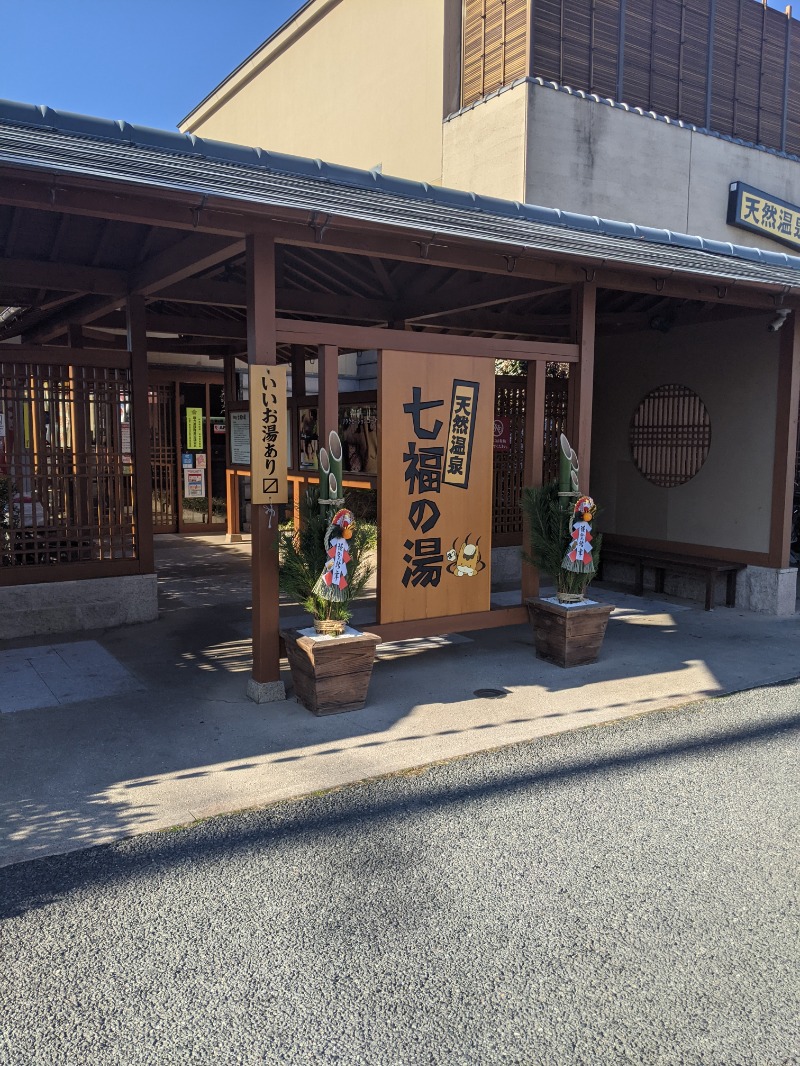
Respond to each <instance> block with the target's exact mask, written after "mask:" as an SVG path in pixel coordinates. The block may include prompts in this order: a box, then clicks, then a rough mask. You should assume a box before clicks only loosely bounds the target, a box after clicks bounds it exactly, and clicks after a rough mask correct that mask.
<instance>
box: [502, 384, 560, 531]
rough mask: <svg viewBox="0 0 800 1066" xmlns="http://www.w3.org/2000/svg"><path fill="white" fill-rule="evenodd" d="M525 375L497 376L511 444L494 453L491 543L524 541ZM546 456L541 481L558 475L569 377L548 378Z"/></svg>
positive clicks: (546, 394) (503, 415)
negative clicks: (521, 508) (559, 451)
mask: <svg viewBox="0 0 800 1066" xmlns="http://www.w3.org/2000/svg"><path fill="white" fill-rule="evenodd" d="M525 384H526V383H525V378H514V377H498V378H495V417H496V418H507V419H509V422H510V427H511V443H510V448H509V450H508V451H507V452H499V451H496V452H495V453H494V510H493V515H494V521H493V529H492V543H493V544H495V545H496V546H503V545H512V544H521V543H522V511H521V510H520V505H519V501H520V495H521V493H522V489H523V486H524V476H523V475H524V469H523V467H524V456H525V392H526V388H525ZM544 407H545V410H544V457H543V462H542V480H543V481H544V482H545V483H546V482H548V481H553V480H554V479H555V478H557V477H558V439H559V436H560V435H561V434H562V433H564V432H565V430H566V425H567V379H566V378H547V379H546V386H545V399H544Z"/></svg>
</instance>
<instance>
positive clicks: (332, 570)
mask: <svg viewBox="0 0 800 1066" xmlns="http://www.w3.org/2000/svg"><path fill="white" fill-rule="evenodd" d="M319 472H320V487H319V489H316V488H309V489H307V490H306V491H305V492H304V493H303V495H302V497H301V501H300V528H299V529H298V530H284V531H283V532H282V533H281V536H280V541H279V552H280V588H281V592H285V593H286V594H287V595H288V596H290V597H291V598H292V599H294V600H297V601H298V602H299V603H301V604H302V605H303V607H304V608H305V609H306V610H307V611H308V612H309V614H310V615H311V616H312V617H313V619H314V627H315V629H316V630H317V632H320V633H327V634H329V635H334V634H336V633H341V632H343V630H344V628H345V626H346V624H347V622H348V621H349V619H350V614H351V608H350V601H351V600H353V599H355V597H356V596H358V595H359V593H361V592H363V590H364V588H365V586H366V584H367V582H368V581H369V579H370V577H371V576H372V572H373V569H374V567H373V565H372V563H371V562H370V560H369V558H368V554H369V551H370V549H371V548H372V547H373V546H374V539H375V537H374V530H373V529H372V527H370V526H367V525H360V524H358V523H357V522H356V521H355V519H354V517H353V512H352V511H351V510H350V509H349V508H347V507H345V506H344V504H345V500H344V496H343V491H342V446H341V442H340V440H339V436H338V434H337V433H331V434H330V438H329V450H328V451H326V450H325V449H324V448H321V449H320V453H319Z"/></svg>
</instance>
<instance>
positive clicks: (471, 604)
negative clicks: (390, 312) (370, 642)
mask: <svg viewBox="0 0 800 1066" xmlns="http://www.w3.org/2000/svg"><path fill="white" fill-rule="evenodd" d="M379 418H380V434H381V436H380V476H379V479H378V487H379V498H380V502H379V509H380V556H379V559H380V561H379V567H380V621H381V622H382V623H386V622H398V621H408V620H412V619H422V618H440V617H446V616H450V615H459V614H467V613H471V612H474V611H488V610H489V608H490V578H491V550H492V451H493V441H494V364H493V362H492V360H491V359H474V358H466V357H461V356H441V355H427V354H425V355H423V354H416V353H409V352H389V351H384V352H381V354H380V361H379Z"/></svg>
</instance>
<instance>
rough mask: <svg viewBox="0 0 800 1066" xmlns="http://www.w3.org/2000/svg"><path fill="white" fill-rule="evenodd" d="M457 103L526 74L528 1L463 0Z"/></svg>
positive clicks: (476, 97) (472, 100)
mask: <svg viewBox="0 0 800 1066" xmlns="http://www.w3.org/2000/svg"><path fill="white" fill-rule="evenodd" d="M462 63H463V65H462V68H461V69H462V72H463V77H462V91H461V106H462V107H466V106H467V104H471V103H474V101H475V100H480V98H481V97H482V96H485V95H486V93H490V92H493V91H494V90H495V89H499V88H500V87H501V86H502V85H509V84H510V83H511V82H512V81H515V80H516V79H517V78H522V77H524V76H525V75H526V74H527V73H528V0H465V3H464V39H463V52H462Z"/></svg>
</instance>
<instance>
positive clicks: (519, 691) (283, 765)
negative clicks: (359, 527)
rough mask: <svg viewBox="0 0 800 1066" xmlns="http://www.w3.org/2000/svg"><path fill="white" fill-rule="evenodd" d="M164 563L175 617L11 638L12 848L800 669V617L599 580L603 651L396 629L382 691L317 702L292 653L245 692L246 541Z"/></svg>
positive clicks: (445, 755)
mask: <svg viewBox="0 0 800 1066" xmlns="http://www.w3.org/2000/svg"><path fill="white" fill-rule="evenodd" d="M158 566H159V576H160V580H161V605H162V613H161V617H160V618H159V621H158V622H154V623H151V624H147V625H141V626H135V627H130V628H126V629H115V630H108V631H104V632H95V633H88V634H87V633H81V634H77V635H76V637H75V640H74V641H65V640H63V639H59V640H58V641H54V640H52V639H49V640H48V639H42V640H39V641H31V640H30V639H27V640H25V641H20V642H16V643H15V642H5V643H4V644H2V645H0V657H3V656H4V657H5V659H4V660H3V659H2V658H0V668H2V669H3V671H4V673H3V676H4V679H7V678H11V677H12V675H13V676H14V677H16V684H15V686H14V687H13V689H12V686H11V684H10V682H9V684H8V685H4V687H3V691H4V692H5V696H4V695H3V692H0V711H2V710H5V711H6V712H7V713H0V865H2V864H8V863H14V862H20V861H24V860H26V859H31V858H36V857H39V856H42V855H48V854H57V853H61V852H66V851H70V850H75V849H78V848H84V847H88V846H91V845H93V844H98V843H104V842H107V841H111V840H116V839H119V838H121V837H125V836H129V835H134V834H138V833H142V832H148V831H151V830H156V829H164V828H167V827H170V826H174V825H183V824H187V823H191V822H193V821H196V820H199V819H203V818H206V817H209V816H210V815H214V814H218V813H221V812H226V811H235V810H241V809H244V808H249V807H256V806H262V805H265V804H270V803H274V802H276V801H279V800H284V799H287V798H290V797H295V796H300V795H305V794H308V793H312V792H315V791H319V790H326V789H331V788H336V787H339V786H342V785H346V784H348V783H351V782H354V781H359V780H363V779H365V778H371V777H378V776H381V775H385V774H390V773H395V772H398V771H403V770H408V769H410V768H413V767H417V766H422V765H425V764H429V763H431V762H436V761H439V760H447V759H452V758H458V757H460V756H463V755H465V754H468V753H472V752H477V751H481V750H485V749H488V748H493V747H501V746H503V745H508V744H515V743H519V742H524V741H531V740H535V739H536V738H539V737H542V736H546V735H548V734H552V733H558V732H562V731H565V730H572V729H575V728H579V727H585V726H597V725H601V724H603V723H606V722H610V721H614V720H617V719H622V718H627V717H631V716H635V715H638V714H642V713H645V712H648V711H654V710H658V709H663V708H672V707H676V706H680V705H682V704H685V703H690V702H691V701H693V700H698V699H701V698H704V697H707V696H713V695H718V694H722V693H726V692H732V691H737V690H741V689H748V688H753V687H756V686H760V685H765V684H770V683H772V682H776V681H782V680H787V679H790V678H794V677H797V676H798V675H800V639H799V638H800V616H798V615H796V616H795V617H794V618H788V619H787V618H783V619H778V618H772V617H768V616H764V615H756V614H750V613H746V612H743V611H739V610H736V609H732V610H731V609H726V608H718V609H717V610H715V611H713V612H711V613H707V612H705V611H703V610H702V609H701V608H700V607H699V606H697V607H696V606H694V605H690V604H688V603H686V602H677V601H670V600H668V599H666V598H665V597H655V598H651V599H640V598H638V597H634V596H630V595H628V594H625V593H621V592H618V591H613V590H610V589H602V588H601V587H600V586H595V587H594V588H595V593H594V596H595V598H596V599H599V600H602V601H605V602H611V603H614V604H616V608H617V609H616V610H615V612H614V614H613V615H612V618H611V621H610V623H609V627H608V632H607V635H606V641H605V644H604V646H603V651H602V655H601V658H600V660H599V661H598V662H597V663H595V664H592V665H590V666H586V667H579V668H575V669H572V670H562V669H560V668H558V667H555V666H551V665H550V664H547V663H544V662H540V661H539V660H537V659H536V658H535V655H534V652H533V645H532V638H531V634H530V631H529V630H528V629H527V627H524V626H516V627H509V628H507V629H500V630H490V631H486V632H482V633H468V634H464V635H463V636H457V637H454V638H452V639H447V640H441V641H433V642H417V643H415V642H407V643H404V644H398V645H384V646H382V647H381V648H379V654H378V661H377V663H376V666H375V670H374V674H373V679H372V683H371V687H370V694H369V701H368V706H367V707H366V708H365V709H364V710H362V711H357V712H353V713H350V714H345V715H340V716H335V717H332V718H325V719H317V718H314V717H313V716H312V715H311V714H310V713H309V712H308V711H306V710H305V709H304V708H302V707H301V706H299V705H298V704H297V703H296V702H294V700H293V699H291V687H290V686H291V680H290V676H289V673H288V670H286V671H285V681H286V684H287V689H288V690H289V694H290V699H289V700H287V701H286V702H285V703H277V704H266V705H262V706H256V705H255V704H253V703H251V702H250V701H249V700H248V699H247V698H246V696H245V687H246V681H247V678H248V676H249V669H250V644H249V553H248V549H247V547H246V546H244V545H222V544H219V543H217V544H214V543H213V542H211V540H210V538H209V539H207V540H179V539H178V538H166V539H162V540H161V543H160V546H159V560H158ZM287 610H288V612H289V613H292V612H296V608H291V607H289V608H287ZM368 610H369V606H368V605H367V606H366V607H364V608H361V615H362V616H363V614H364V613H365V612H367V611H368ZM355 621H356V623H357V624H358V623H359V615H356V618H355ZM77 644H81V645H83V648H81V649H77V650H76V647H75V645H77ZM87 662H90V663H91V664H92V665H91V667H90V668H87V666H86V663H87ZM70 664H72V665H71V666H70ZM12 667H13V669H12ZM14 670H16V673H15V674H14ZM26 671H28V673H26ZM30 671H32V673H30ZM65 671H66V672H65ZM33 676H35V677H36V679H37V681H36V686H37V695H36V697H35V698H33V697H31V698H30V699H28V702H27V704H26V703H25V698H26V697H25V692H26V678H30V677H33ZM59 678H60V681H59V680H58V679H59ZM40 682H41V685H40V684H39V683H40ZM109 684H111V686H112V687H111V689H109ZM480 689H499V690H502V691H503V693H504V694H503V695H502V696H500V697H498V698H491V699H489V698H485V697H480V696H477V695H476V694H475V693H476V692H477V691H478V690H480ZM12 692H13V693H15V694H16V695H15V697H14V699H11V698H10V694H11V693H12ZM15 700H16V702H15ZM4 701H5V702H4Z"/></svg>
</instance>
